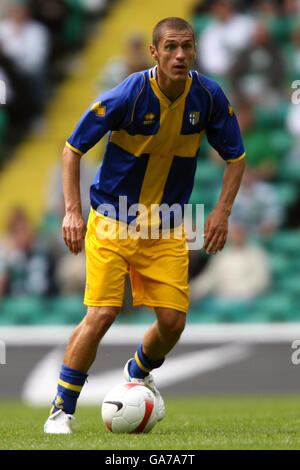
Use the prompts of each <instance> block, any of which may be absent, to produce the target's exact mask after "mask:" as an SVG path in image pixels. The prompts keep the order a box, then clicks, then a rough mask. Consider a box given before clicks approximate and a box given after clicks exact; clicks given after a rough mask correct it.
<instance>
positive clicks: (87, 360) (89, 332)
mask: <svg viewBox="0 0 300 470" xmlns="http://www.w3.org/2000/svg"><path fill="white" fill-rule="evenodd" d="M119 311H120V307H88V308H87V313H86V315H85V317H84V318H83V320H82V321H81V323H79V325H78V326H77V327H76V328H75V330H74V331H73V333H72V335H71V337H70V340H69V343H68V346H67V348H66V351H65V355H64V361H63V362H64V364H65V365H66V366H68V367H71V368H73V369H78V370H81V371H82V372H87V371H88V370H89V368H90V367H91V365H92V363H93V362H94V359H95V357H96V354H97V349H98V346H99V342H100V340H101V339H102V338H103V336H104V335H105V333H106V332H107V330H108V329H109V327H110V326H111V325H112V323H113V322H114V321H115V319H116V317H117V315H118V313H119Z"/></svg>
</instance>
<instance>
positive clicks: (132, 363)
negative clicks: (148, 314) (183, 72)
mask: <svg viewBox="0 0 300 470" xmlns="http://www.w3.org/2000/svg"><path fill="white" fill-rule="evenodd" d="M155 311H156V316H157V320H156V322H154V323H153V325H152V326H151V327H150V328H149V329H148V331H147V332H146V334H145V335H144V338H143V341H142V343H141V344H140V345H139V346H138V348H137V351H136V352H135V355H134V357H133V358H132V359H129V361H128V362H127V364H126V365H125V368H124V377H125V379H126V380H127V381H129V382H140V383H143V384H144V385H146V386H147V387H149V388H150V389H151V390H152V391H153V393H154V394H155V396H156V398H157V401H158V419H159V420H161V419H163V417H164V415H165V405H164V400H163V398H162V396H161V394H160V393H159V391H158V389H157V387H156V386H155V383H154V380H153V376H152V374H151V371H152V370H153V369H156V368H158V367H160V366H161V365H162V364H163V362H164V360H165V356H166V354H168V353H169V352H170V351H171V350H172V349H173V347H174V346H175V344H176V343H177V341H178V340H179V338H180V336H181V333H182V332H183V330H184V327H185V319H186V314H185V313H184V312H180V311H178V310H174V309H171V308H162V307H158V308H156V309H155Z"/></svg>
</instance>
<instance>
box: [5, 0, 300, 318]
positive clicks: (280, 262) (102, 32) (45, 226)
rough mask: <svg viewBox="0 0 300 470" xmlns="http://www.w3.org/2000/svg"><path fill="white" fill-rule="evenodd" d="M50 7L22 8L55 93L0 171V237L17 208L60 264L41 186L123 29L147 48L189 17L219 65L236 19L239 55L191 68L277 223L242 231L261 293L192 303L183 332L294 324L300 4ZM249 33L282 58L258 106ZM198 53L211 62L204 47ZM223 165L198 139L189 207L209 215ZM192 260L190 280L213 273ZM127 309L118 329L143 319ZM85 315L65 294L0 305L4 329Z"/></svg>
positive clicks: (97, 153)
mask: <svg viewBox="0 0 300 470" xmlns="http://www.w3.org/2000/svg"><path fill="white" fill-rule="evenodd" d="M48 3H49V2H47V1H38V0H36V1H32V2H30V5H31V8H32V12H33V15H34V18H35V20H36V21H40V22H41V23H43V24H44V25H47V27H48V29H49V31H50V34H52V35H54V37H55V41H54V42H53V43H52V49H51V51H50V59H49V60H50V63H51V73H50V75H49V77H50V81H51V83H52V88H51V90H50V93H49V97H48V102H47V104H46V107H45V110H44V112H43V121H44V127H42V128H41V129H40V131H39V132H37V133H34V132H29V133H27V134H26V136H22V139H21V140H20V142H19V141H18V145H16V146H15V147H14V151H13V152H12V153H10V155H9V159H7V161H6V164H5V167H4V169H3V170H2V172H1V173H0V212H1V214H2V218H1V220H0V229H1V230H2V232H3V231H4V229H5V221H6V220H7V218H8V215H9V214H10V212H11V211H12V209H13V208H14V207H19V206H20V203H22V204H21V206H22V207H24V208H25V210H26V212H27V214H28V215H29V218H30V220H31V222H32V223H33V226H34V227H35V229H36V230H38V231H39V233H41V234H42V236H43V237H44V238H45V240H47V241H48V243H49V244H50V245H51V247H52V248H53V246H54V245H55V246H54V248H53V250H54V252H55V253H56V254H57V257H60V256H61V254H62V253H64V254H65V252H64V251H63V250H64V248H63V247H61V246H58V245H59V242H57V240H56V239H55V238H56V236H57V235H59V224H60V215H59V214H54V213H51V212H50V213H47V212H46V206H47V205H46V202H45V198H46V196H45V188H47V187H48V182H49V175H50V174H51V172H52V171H53V168H54V167H55V165H56V164H57V162H58V160H59V155H60V151H61V148H62V146H63V144H64V140H65V138H66V137H67V136H68V135H69V133H70V131H71V130H72V129H73V126H74V123H75V122H76V121H77V119H78V118H79V116H80V115H81V114H82V112H83V111H84V110H85V108H86V107H87V104H88V103H90V102H91V101H92V99H93V98H94V96H95V94H97V87H99V80H98V79H99V76H100V77H101V71H104V70H105V69H106V67H107V65H108V64H111V62H110V61H111V58H112V57H118V56H120V55H121V54H122V53H123V43H124V38H125V37H126V35H128V33H129V32H136V30H137V26H138V32H142V33H143V35H144V36H145V38H146V39H147V40H150V33H151V29H152V27H153V24H154V23H155V22H156V21H157V20H159V19H161V18H162V17H164V16H169V15H170V14H174V15H178V16H184V17H186V18H190V20H191V22H192V24H193V26H194V28H195V31H196V36H197V41H198V43H199V44H201V38H202V37H203V36H202V35H203V34H204V33H205V34H206V33H207V32H209V30H208V28H211V27H212V26H213V27H214V28H215V29H214V31H218V34H219V35H220V36H219V37H220V38H221V39H220V42H219V44H216V45H215V47H216V48H217V47H221V46H222V47H221V50H220V51H219V52H220V56H221V55H222V54H224V57H225V58H226V57H227V54H228V51H226V45H227V44H229V43H230V41H229V39H230V38H228V36H227V35H228V34H229V32H230V28H228V27H227V28H223V26H224V24H226V22H229V21H232V22H234V24H235V27H236V28H237V29H238V28H239V27H240V25H242V24H244V25H247V27H248V28H249V35H248V36H247V37H245V38H244V40H245V43H244V45H243V47H240V48H239V50H236V51H234V53H233V54H231V56H230V61H229V62H228V63H226V64H225V65H226V67H225V68H223V69H221V68H219V70H220V72H219V74H218V73H217V72H215V73H213V74H211V73H209V72H208V71H206V70H205V67H204V65H203V63H202V62H201V61H200V60H199V59H201V57H200V56H198V61H197V63H195V67H196V68H198V69H199V71H200V72H203V73H207V74H208V75H209V76H213V78H215V79H216V80H217V81H218V82H219V83H220V85H221V86H223V88H224V90H225V92H226V93H227V94H228V96H229V97H230V99H231V101H232V105H233V107H234V110H235V111H236V114H237V117H238V119H239V120H240V125H241V128H242V130H243V136H244V140H245V147H246V152H247V162H248V165H249V167H250V168H251V169H252V170H253V172H254V173H255V175H256V178H257V179H258V180H259V181H262V182H264V183H266V184H268V185H270V187H272V190H273V191H274V192H275V194H276V196H277V198H278V200H279V201H280V209H281V214H282V217H281V219H280V222H279V223H278V225H276V227H275V228H273V229H272V230H269V231H268V229H267V228H266V227H265V231H260V230H257V231H255V230H254V231H253V232H252V233H251V234H250V235H251V236H250V239H251V241H253V242H254V243H257V244H258V245H260V246H261V247H262V248H263V250H265V252H266V254H267V257H268V264H269V270H270V277H271V284H270V286H269V287H268V289H266V290H265V291H264V292H263V293H261V294H259V295H258V296H257V297H255V298H253V299H251V301H247V302H243V301H240V300H237V299H231V300H230V299H227V300H226V302H225V301H217V300H216V298H214V297H213V296H205V297H204V298H201V299H198V300H196V301H193V302H192V304H191V307H190V314H189V317H188V319H189V322H191V323H194V322H195V323H198V322H199V323H207V322H209V323H213V322H229V323H232V322H250V323H256V322H258V323H259V322H290V321H291V322H295V321H299V320H300V282H299V278H300V219H299V218H298V219H297V214H298V215H299V213H300V210H299V208H300V196H299V194H300V193H299V183H300V156H299V155H300V150H299V149H300V147H299V141H300V139H299V135H300V129H298V126H297V122H298V115H299V111H298V110H297V109H296V108H297V106H296V107H295V105H293V104H292V103H291V93H292V91H293V90H292V89H291V83H292V81H294V80H297V79H298V78H299V77H298V76H297V72H298V70H299V68H297V64H298V63H299V60H298V61H297V60H296V58H297V57H299V24H300V23H299V15H300V10H299V4H298V3H299V2H297V1H294V2H293V1H282V2H276V1H275V2H267V1H263V0H261V1H255V2H238V4H239V3H240V4H241V5H242V4H243V7H241V8H238V9H236V7H235V6H234V5H236V4H237V2H231V1H229V0H214V1H201V2H195V1H185V2H181V1H179V0H178V1H174V0H173V1H172V0H167V1H165V2H158V1H154V2H153V3H152V5H151V15H150V14H148V13H147V14H145V12H146V9H147V8H148V7H146V6H145V5H143V2H139V1H138V0H123V1H121V0H119V1H115V2H109V1H107V2H104V1H103V2H100V1H99V3H98V4H97V2H86V3H85V2H84V1H83V0H82V1H81V0H68V1H60V0H55V3H56V4H57V10H56V15H54V17H53V16H51V15H50V16H49V9H47V4H48ZM89 3H90V4H94V5H97V6H98V10H97V14H96V15H95V14H94V13H95V12H91V10H87V9H84V5H87V4H89ZM132 11H134V15H132ZM147 11H148V10H147ZM257 24H260V25H261V24H263V25H264V28H265V29H266V30H267V31H268V34H269V36H270V38H271V39H272V43H273V44H274V47H275V48H276V53H277V52H278V53H280V55H281V56H282V58H283V63H282V66H280V72H281V79H280V82H279V85H277V84H276V86H277V89H276V93H272V94H271V95H270V96H268V100H266V101H263V100H262V99H261V90H263V89H264V88H263V87H264V86H265V83H266V82H265V78H266V77H265V75H264V74H265V64H263V65H264V67H261V68H260V65H259V64H260V61H261V60H262V61H264V60H266V57H267V55H266V50H265V49H264V47H258V48H257V50H256V52H255V54H254V48H253V47H252V45H251V44H252V43H251V37H252V36H251V31H252V30H253V31H254V30H255V25H257ZM222 35H223V36H222ZM127 37H128V36H127ZM111 38H114V40H113V41H112V40H111ZM228 41H229V42H228ZM236 42H237V41H236ZM239 46H242V44H239ZM204 52H205V51H204ZM206 53H207V54H210V55H212V50H207V51H206ZM231 53H232V50H231ZM243 54H244V57H252V59H251V60H253V62H254V65H255V67H256V68H255V70H253V69H252V70H246V72H245V71H244V72H243V73H245V74H249V76H248V78H247V80H248V81H246V83H249V81H250V83H252V84H253V83H254V81H255V83H256V88H253V89H251V96H250V95H249V93H248V92H250V89H249V88H247V87H246V91H247V93H246V94H245V93H243V92H240V93H239V95H238V96H237V94H235V88H236V87H235V86H234V85H233V84H236V83H242V80H241V78H242V77H241V72H240V71H239V68H238V67H236V63H237V61H239V60H240V57H243ZM247 54H248V55H247ZM215 58H217V49H216V55H215ZM261 58H263V59H261ZM204 59H205V57H204ZM204 63H206V62H205V60H204ZM0 66H1V56H0ZM106 70H107V69H106ZM116 70H117V69H116ZM216 70H217V69H216ZM99 74H100V75H99ZM254 76H255V77H254ZM249 77H250V78H249ZM251 77H252V78H251ZM0 78H1V77H0ZM254 78H255V80H254ZM277 78H278V77H277ZM252 79H253V81H252V82H251V80H252ZM261 87H262V88H261ZM241 90H243V87H242V88H241ZM0 111H1V114H0V142H1V139H2V142H4V141H5V136H6V135H7V134H6V133H7V128H8V124H7V115H6V112H5V109H4V108H3V107H1V108H0ZM103 145H104V143H102V144H99V145H98V146H97V147H95V149H93V150H92V151H91V152H89V154H88V155H87V156H86V157H85V158H86V159H87V161H88V162H90V163H91V164H95V163H96V162H98V161H99V160H100V159H101V152H102V151H103ZM220 163H222V162H220V160H219V158H216V155H215V154H214V152H212V151H211V149H210V147H209V145H208V143H207V142H206V140H205V139H204V142H203V144H202V147H201V150H200V154H199V164H198V168H197V171H196V176H195V187H194V191H193V193H192V196H191V200H190V202H191V203H192V204H197V203H198V204H199V203H202V204H205V215H207V214H208V213H209V211H210V210H211V209H212V208H213V206H214V203H215V202H216V199H217V197H218V194H219V191H220V181H221V177H222V171H223V165H222V164H220ZM11 188H14V190H13V191H12V190H11ZM275 209H278V207H276V208H275ZM229 243H230V240H229ZM198 255H199V253H198ZM0 257H1V256H0ZM195 259H197V258H195ZM198 260H199V269H198V270H197V269H195V270H194V271H195V273H194V272H193V273H191V276H192V277H194V276H198V275H201V274H203V272H204V270H205V269H206V268H207V267H208V266H209V263H210V257H208V256H207V255H203V254H201V255H200V256H199V258H198ZM0 261H1V260H0ZM0 264H1V263H0ZM0 278H1V273H0ZM0 294H1V279H0ZM125 312H126V314H124V315H123V316H121V317H120V318H119V319H118V320H117V321H121V322H129V323H130V322H135V323H136V322H149V321H151V314H150V313H149V311H148V310H147V309H140V310H139V314H137V312H136V311H132V310H131V309H130V308H129V309H127V308H126V309H125ZM83 314H84V307H83V305H82V293H81V292H78V293H76V292H75V293H69V294H68V295H62V294H61V292H60V289H59V286H56V290H55V289H54V291H53V292H52V294H51V295H50V296H47V295H46V296H41V295H33V294H32V293H30V294H29V293H27V294H26V292H25V293H24V292H23V293H22V294H20V295H19V296H15V297H13V296H9V295H7V294H6V293H5V290H3V298H2V302H1V303H0V324H2V325H4V324H36V323H41V324H65V323H77V322H78V321H79V320H80V319H81V318H82V315H83Z"/></svg>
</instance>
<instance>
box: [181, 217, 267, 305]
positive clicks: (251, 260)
mask: <svg viewBox="0 0 300 470" xmlns="http://www.w3.org/2000/svg"><path fill="white" fill-rule="evenodd" d="M270 280H271V277H270V271H269V265H268V258H267V255H266V253H265V251H264V250H263V249H262V247H260V246H258V245H256V244H253V243H252V242H250V241H249V239H248V228H247V227H246V226H244V225H243V224H230V230H229V240H228V242H227V245H226V247H225V248H224V250H223V251H221V252H220V253H218V254H217V255H216V256H214V257H212V258H211V260H210V261H209V262H208V264H207V266H206V267H205V268H204V270H203V271H202V272H201V273H200V274H199V275H198V276H196V277H195V278H194V279H192V281H191V283H190V295H191V300H192V301H196V300H199V299H202V298H204V297H206V296H208V295H213V296H214V297H215V298H216V299H217V300H220V301H226V300H227V301H248V300H252V299H254V298H255V297H257V296H258V295H259V294H261V293H262V292H264V291H266V290H267V289H268V288H269V286H270Z"/></svg>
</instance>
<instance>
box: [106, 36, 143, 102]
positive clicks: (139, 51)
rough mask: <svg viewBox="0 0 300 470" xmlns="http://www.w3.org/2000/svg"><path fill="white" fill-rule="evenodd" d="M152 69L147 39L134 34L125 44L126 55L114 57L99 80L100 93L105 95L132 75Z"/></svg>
mask: <svg viewBox="0 0 300 470" xmlns="http://www.w3.org/2000/svg"><path fill="white" fill-rule="evenodd" d="M149 67H151V63H150V59H149V54H148V53H147V49H146V41H145V38H144V37H143V36H142V35H141V34H139V33H132V34H131V35H130V36H129V37H128V38H127V39H126V42H125V50H124V55H122V56H113V57H112V58H111V59H110V60H109V62H108V63H107V65H106V67H105V68H104V69H103V70H101V72H100V74H99V78H98V83H97V87H98V91H99V93H103V92H105V91H107V90H110V89H111V88H113V87H115V86H116V85H118V83H120V82H121V81H122V80H124V79H125V78H126V77H128V76H129V75H131V74H132V73H135V72H139V71H140V70H145V69H147V68H149Z"/></svg>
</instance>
